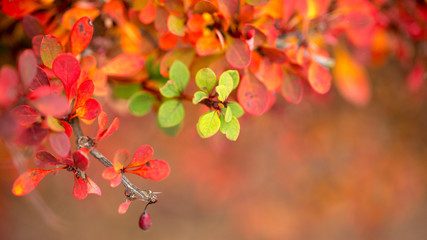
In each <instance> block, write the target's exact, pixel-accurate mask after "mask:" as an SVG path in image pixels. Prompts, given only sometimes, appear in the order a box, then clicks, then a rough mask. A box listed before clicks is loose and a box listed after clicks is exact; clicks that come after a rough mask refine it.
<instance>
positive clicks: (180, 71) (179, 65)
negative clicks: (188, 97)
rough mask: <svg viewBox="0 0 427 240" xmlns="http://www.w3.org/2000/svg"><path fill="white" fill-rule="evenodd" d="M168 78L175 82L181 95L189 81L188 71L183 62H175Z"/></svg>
mask: <svg viewBox="0 0 427 240" xmlns="http://www.w3.org/2000/svg"><path fill="white" fill-rule="evenodd" d="M169 78H170V79H171V80H173V81H175V83H176V85H177V86H178V89H179V92H181V93H182V92H184V89H185V87H187V84H188V81H189V80H190V71H189V70H188V68H187V66H186V65H185V64H184V63H183V62H181V61H178V60H177V61H175V62H174V63H173V64H172V66H171V68H170V70H169Z"/></svg>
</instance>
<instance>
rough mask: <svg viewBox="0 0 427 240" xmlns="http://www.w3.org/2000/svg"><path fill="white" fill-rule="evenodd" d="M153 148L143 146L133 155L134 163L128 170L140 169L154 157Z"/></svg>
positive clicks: (132, 162)
mask: <svg viewBox="0 0 427 240" xmlns="http://www.w3.org/2000/svg"><path fill="white" fill-rule="evenodd" d="M153 153H154V151H153V148H152V147H151V146H150V145H142V146H141V147H139V148H138V149H137V150H136V151H135V153H134V154H133V157H132V161H131V162H130V163H129V165H127V166H126V168H132V167H140V166H141V165H144V164H145V163H146V162H147V161H148V160H150V159H151V158H152V157H153Z"/></svg>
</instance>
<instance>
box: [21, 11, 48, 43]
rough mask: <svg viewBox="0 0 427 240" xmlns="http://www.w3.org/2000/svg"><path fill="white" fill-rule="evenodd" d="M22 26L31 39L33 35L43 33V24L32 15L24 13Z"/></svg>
mask: <svg viewBox="0 0 427 240" xmlns="http://www.w3.org/2000/svg"><path fill="white" fill-rule="evenodd" d="M22 27H23V28H24V32H25V34H26V35H27V36H28V37H29V38H30V39H33V37H35V36H36V35H44V29H43V26H42V25H41V24H40V22H39V20H37V18H35V17H34V16H31V15H25V16H24V17H23V18H22Z"/></svg>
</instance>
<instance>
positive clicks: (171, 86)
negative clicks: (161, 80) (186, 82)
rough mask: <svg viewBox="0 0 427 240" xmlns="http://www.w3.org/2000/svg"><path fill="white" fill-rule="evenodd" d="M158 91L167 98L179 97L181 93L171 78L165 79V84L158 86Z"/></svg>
mask: <svg viewBox="0 0 427 240" xmlns="http://www.w3.org/2000/svg"><path fill="white" fill-rule="evenodd" d="M160 93H161V94H162V95H163V96H165V97H168V98H172V97H179V96H180V95H181V92H180V91H179V89H178V86H177V85H176V82H175V81H172V80H169V81H167V82H166V84H165V85H164V86H163V87H161V88H160Z"/></svg>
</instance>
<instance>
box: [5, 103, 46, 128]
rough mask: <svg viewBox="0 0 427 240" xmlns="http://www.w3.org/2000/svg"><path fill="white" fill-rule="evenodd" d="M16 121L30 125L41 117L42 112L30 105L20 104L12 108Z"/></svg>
mask: <svg viewBox="0 0 427 240" xmlns="http://www.w3.org/2000/svg"><path fill="white" fill-rule="evenodd" d="M12 113H13V116H14V117H15V119H16V121H18V123H19V124H21V125H23V126H29V125H31V124H33V123H35V122H37V121H38V120H39V119H40V116H41V115H40V113H38V112H36V110H34V109H33V108H32V107H30V106H28V105H19V106H16V107H15V108H14V109H13V110H12Z"/></svg>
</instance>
